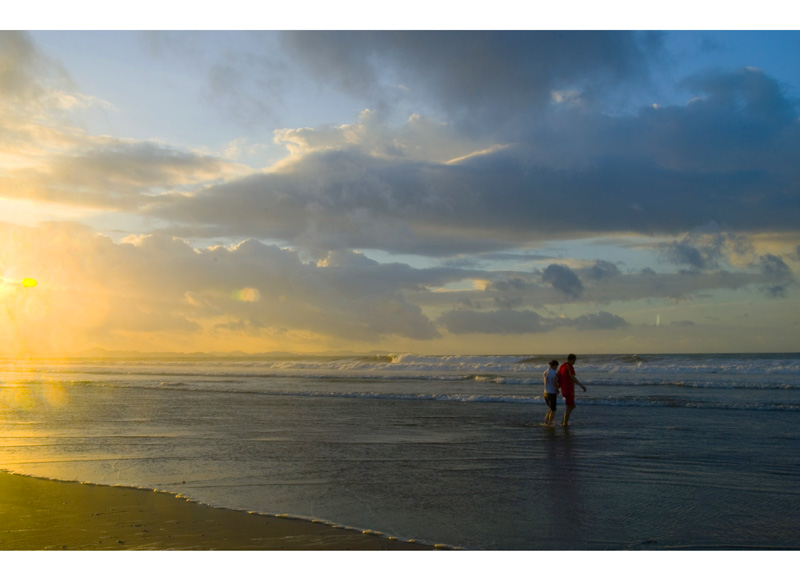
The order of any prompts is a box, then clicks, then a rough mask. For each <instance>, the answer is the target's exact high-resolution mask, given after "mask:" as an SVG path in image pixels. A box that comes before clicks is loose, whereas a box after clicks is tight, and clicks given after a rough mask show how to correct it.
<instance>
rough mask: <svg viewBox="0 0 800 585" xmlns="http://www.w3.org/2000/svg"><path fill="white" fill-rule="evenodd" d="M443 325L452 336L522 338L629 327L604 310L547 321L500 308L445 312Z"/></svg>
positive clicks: (537, 315) (526, 311) (528, 314)
mask: <svg viewBox="0 0 800 585" xmlns="http://www.w3.org/2000/svg"><path fill="white" fill-rule="evenodd" d="M439 323H441V324H442V325H443V326H444V327H445V328H446V329H447V330H448V331H449V332H450V333H454V334H458V335H464V334H474V333H483V334H494V335H522V334H530V333H545V332H548V331H553V330H555V329H560V328H572V327H574V328H576V329H578V330H607V329H618V328H622V327H627V326H628V323H627V321H625V319H623V318H622V317H619V316H617V315H612V314H610V313H607V312H605V311H601V312H600V313H594V314H586V315H581V316H579V317H576V318H574V319H569V318H545V317H542V316H541V315H539V313H537V312H535V311H530V310H511V309H499V310H496V311H472V310H467V309H456V310H453V311H448V312H446V313H444V314H443V315H442V316H441V317H440V319H439Z"/></svg>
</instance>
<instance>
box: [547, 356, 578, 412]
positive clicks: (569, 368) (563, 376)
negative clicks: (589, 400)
mask: <svg viewBox="0 0 800 585" xmlns="http://www.w3.org/2000/svg"><path fill="white" fill-rule="evenodd" d="M577 359H578V358H577V357H576V356H575V354H574V353H571V354H569V355H568V356H567V361H566V362H564V363H563V364H561V366H560V367H559V365H558V360H552V361H551V362H550V367H549V368H547V369H546V370H545V372H544V375H543V378H544V399H545V402H547V406H548V407H549V409H550V410H548V411H547V415H546V416H545V417H544V422H545V424H547V425H548V426H551V425H552V424H553V419H554V418H555V414H556V406H557V400H556V398H557V396H558V392H559V390H560V391H561V395H562V396H563V397H564V404H565V410H564V421H563V422H562V423H561V426H564V427H566V426H569V415H570V414H572V411H573V410H575V384H577V385H578V386H580V387H581V388H583V391H584V392H586V386H584V385H583V383H582V382H581V381H580V380H578V378H577V377H576V376H575V367H574V366H575V360H577Z"/></svg>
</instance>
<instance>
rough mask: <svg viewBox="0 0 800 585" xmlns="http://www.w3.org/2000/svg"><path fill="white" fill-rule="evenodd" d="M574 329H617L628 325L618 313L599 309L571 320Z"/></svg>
mask: <svg viewBox="0 0 800 585" xmlns="http://www.w3.org/2000/svg"><path fill="white" fill-rule="evenodd" d="M572 323H573V325H574V326H575V328H576V329H578V330H581V331H586V330H592V329H619V328H621V327H628V322H627V321H625V319H623V318H622V317H620V316H618V315H612V314H611V313H608V312H606V311H600V312H599V313H594V314H591V315H581V316H580V317H577V318H575V319H573V320H572Z"/></svg>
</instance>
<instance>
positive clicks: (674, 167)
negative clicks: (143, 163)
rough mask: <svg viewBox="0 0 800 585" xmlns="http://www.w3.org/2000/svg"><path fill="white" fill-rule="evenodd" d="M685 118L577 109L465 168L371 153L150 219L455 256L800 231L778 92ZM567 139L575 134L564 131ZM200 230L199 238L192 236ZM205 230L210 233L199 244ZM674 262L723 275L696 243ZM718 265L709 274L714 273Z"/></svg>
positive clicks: (170, 204)
mask: <svg viewBox="0 0 800 585" xmlns="http://www.w3.org/2000/svg"><path fill="white" fill-rule="evenodd" d="M725 81H726V83H722V82H721V81H719V80H717V81H716V82H715V83H713V84H712V83H709V84H708V85H706V86H703V88H704V91H705V92H706V93H705V94H703V96H700V97H698V99H697V100H694V101H692V102H691V103H689V104H687V105H685V106H680V107H678V106H675V107H670V108H662V109H648V110H646V111H642V112H640V113H638V114H637V115H628V116H619V117H609V116H603V115H600V114H598V113H580V112H568V113H563V112H562V113H559V114H558V115H557V116H554V117H550V118H544V119H543V121H542V122H541V123H540V124H541V125H542V127H543V128H544V127H545V126H549V130H548V131H547V132H544V131H543V132H540V133H539V134H537V135H536V136H534V135H533V134H532V135H531V136H530V137H529V139H528V140H529V141H528V142H523V143H517V144H515V145H513V146H511V147H509V148H506V149H501V150H496V151H493V152H489V153H486V154H483V155H480V156H474V157H471V158H468V159H465V160H463V161H461V162H459V163H457V164H442V163H436V162H424V161H416V160H409V159H405V158H402V157H392V156H386V155H380V156H376V155H373V154H371V153H370V152H366V151H365V150H366V149H362V148H360V147H359V146H358V145H349V146H347V147H346V148H345V147H340V148H328V149H324V150H317V151H313V152H310V153H308V154H306V155H304V156H303V157H300V158H298V159H297V160H296V161H295V162H294V163H293V164H292V165H289V166H287V167H285V168H284V169H282V171H281V172H280V173H269V174H254V175H252V176H250V177H247V178H245V179H241V180H237V181H233V182H230V183H225V184H221V185H217V186H214V187H212V188H210V189H208V190H207V191H205V192H203V193H201V194H200V195H199V196H198V197H195V198H193V199H176V200H174V201H169V200H163V201H162V205H160V206H159V207H157V208H154V209H153V210H152V213H153V214H155V215H159V216H161V217H164V218H167V219H173V220H174V221H175V222H177V223H178V224H181V223H183V224H186V225H185V226H184V229H185V230H189V229H190V228H194V229H195V230H196V229H197V228H198V225H200V226H203V230H204V231H205V232H206V233H214V234H226V235H244V236H247V235H251V236H261V237H275V238H282V239H286V240H287V241H288V242H290V243H291V244H294V245H298V246H310V247H318V248H322V249H333V248H337V247H342V248H357V247H364V248H380V249H384V250H387V251H391V252H411V253H417V254H428V255H454V254H458V253H462V252H463V253H477V252H486V251H500V250H502V249H504V248H509V247H513V246H520V245H524V244H528V243H531V242H536V241H542V240H543V239H553V238H564V239H567V238H574V237H580V236H587V235H593V234H599V233H613V232H628V233H638V234H644V235H653V234H675V233H680V232H685V231H689V230H691V229H693V228H695V227H697V226H702V225H704V224H708V223H709V222H718V223H719V224H720V225H724V226H726V229H728V230H729V231H736V232H742V233H747V232H751V233H757V232H763V231H788V232H791V231H795V230H796V229H797V226H798V225H800V197H799V196H798V195H799V194H800V167H799V166H798V165H797V164H796V161H797V160H800V123H798V121H797V119H796V118H794V117H792V115H790V114H793V113H794V112H795V110H794V109H793V104H791V103H790V102H789V101H788V100H787V99H785V98H784V97H782V96H781V94H780V91H779V88H778V87H777V84H776V83H775V82H774V80H770V79H769V78H767V77H766V76H765V75H764V74H763V73H760V72H753V71H750V70H742V71H740V72H738V73H736V74H731V75H728V76H727V77H725ZM562 130H563V131H562ZM184 233H187V232H184ZM195 233H197V232H195ZM671 254H672V255H673V257H674V259H675V260H676V261H678V262H681V263H683V264H686V265H689V266H692V267H695V268H702V267H703V266H710V265H713V261H714V257H713V249H712V248H706V249H705V251H704V250H700V249H698V248H696V247H695V246H693V243H692V242H691V241H687V242H685V243H682V244H680V245H679V246H676V247H675V248H674V249H673V250H672V252H671ZM709 263H711V264H709Z"/></svg>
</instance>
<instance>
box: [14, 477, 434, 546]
mask: <svg viewBox="0 0 800 585" xmlns="http://www.w3.org/2000/svg"><path fill="white" fill-rule="evenodd" d="M0 496H2V497H0V551H41V550H84V551H101V550H102V551H122V550H150V551H169V550H194V551H212V550H219V551H280V550H283V551H311V550H329V551H345V550H354V551H355V550H358V551H367V550H384V551H389V550H434V549H435V548H442V547H436V546H432V545H427V544H422V543H418V542H414V541H404V540H398V539H393V538H389V537H386V536H382V535H379V534H377V533H369V532H367V531H365V532H361V531H358V530H356V529H351V528H342V527H336V526H331V525H328V524H324V523H322V522H314V521H310V520H301V519H296V518H283V517H280V516H269V515H264V514H255V513H250V512H245V511H241V510H231V509H225V508H215V507H212V506H207V505H205V504H201V503H198V502H193V501H188V500H185V499H182V498H180V497H176V496H175V495H173V494H168V493H164V492H156V491H152V490H147V489H143V488H135V487H123V486H106V485H97V484H84V483H80V482H77V481H63V480H55V479H44V478H38V477H32V476H26V475H17V474H14V473H11V472H8V471H3V470H0Z"/></svg>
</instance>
